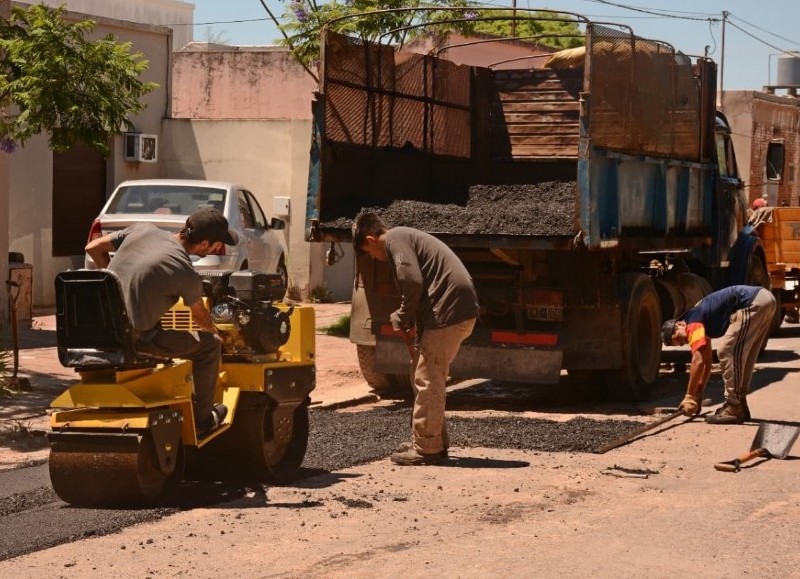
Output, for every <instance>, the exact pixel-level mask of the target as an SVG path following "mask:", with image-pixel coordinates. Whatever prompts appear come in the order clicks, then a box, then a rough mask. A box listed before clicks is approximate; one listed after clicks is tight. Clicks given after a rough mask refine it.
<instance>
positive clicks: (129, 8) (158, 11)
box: [15, 0, 194, 49]
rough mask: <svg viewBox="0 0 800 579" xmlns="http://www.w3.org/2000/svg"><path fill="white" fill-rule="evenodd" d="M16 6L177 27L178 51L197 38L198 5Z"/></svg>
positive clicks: (85, 0)
mask: <svg viewBox="0 0 800 579" xmlns="http://www.w3.org/2000/svg"><path fill="white" fill-rule="evenodd" d="M15 4H29V5H30V4H46V5H48V6H52V7H54V8H57V7H59V6H61V5H62V4H63V5H64V7H65V9H66V10H69V11H70V12H79V13H82V14H88V15H90V16H89V18H91V19H92V20H97V17H101V18H105V19H106V20H112V19H113V20H119V21H121V22H138V23H139V24H148V25H159V26H166V25H167V24H170V25H173V26H172V28H173V30H174V38H175V48H176V49H179V48H181V47H182V46H184V45H186V44H188V43H189V42H191V41H192V40H193V38H194V36H193V31H194V27H193V25H192V24H193V22H194V4H191V3H188V2H178V1H176V0H36V2H30V1H17V2H15Z"/></svg>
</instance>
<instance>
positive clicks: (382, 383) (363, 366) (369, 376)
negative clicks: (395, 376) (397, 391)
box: [356, 344, 392, 392]
mask: <svg viewBox="0 0 800 579" xmlns="http://www.w3.org/2000/svg"><path fill="white" fill-rule="evenodd" d="M356 352H357V353H358V367H359V369H360V370H361V375H362V376H363V377H364V380H366V382H367V384H369V387H370V388H372V389H373V390H375V391H376V392H380V391H381V390H388V389H391V387H392V386H391V383H390V381H389V375H388V374H380V373H379V372H376V371H375V369H374V368H375V346H367V345H364V344H356Z"/></svg>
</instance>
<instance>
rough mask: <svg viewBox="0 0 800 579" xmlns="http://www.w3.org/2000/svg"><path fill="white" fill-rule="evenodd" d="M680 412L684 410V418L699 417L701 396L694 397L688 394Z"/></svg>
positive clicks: (680, 407)
mask: <svg viewBox="0 0 800 579" xmlns="http://www.w3.org/2000/svg"><path fill="white" fill-rule="evenodd" d="M678 410H683V414H684V416H689V417H691V416H697V415H698V414H699V413H700V396H692V395H691V394H687V395H686V396H684V397H683V401H682V402H681V405H680V406H678Z"/></svg>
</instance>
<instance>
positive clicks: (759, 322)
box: [661, 285, 777, 424]
mask: <svg viewBox="0 0 800 579" xmlns="http://www.w3.org/2000/svg"><path fill="white" fill-rule="evenodd" d="M776 307H777V305H776V302H775V297H774V296H773V295H772V292H770V291H769V290H768V289H764V288H762V287H758V286H745V285H734V286H730V287H726V288H723V289H721V290H718V291H715V292H713V293H710V294H709V295H707V296H706V297H704V298H703V299H702V300H700V301H699V302H697V305H695V306H694V307H693V308H691V309H690V310H688V311H687V312H686V313H684V314H683V315H682V316H681V317H680V318H678V319H676V320H667V321H666V322H664V325H663V326H662V328H661V337H662V340H663V341H664V345H665V346H683V345H685V344H689V346H690V347H691V350H692V362H691V366H690V369H689V385H688V387H687V389H686V396H685V397H684V398H683V402H681V405H680V409H682V410H683V412H684V414H685V415H686V416H695V415H696V414H698V413H699V412H700V401H701V400H702V399H703V390H704V389H705V387H706V384H707V383H708V378H709V376H710V375H711V339H712V338H713V339H719V341H718V342H717V357H718V358H719V365H720V369H721V370H722V380H723V382H724V384H725V403H724V404H723V405H722V406H721V407H720V408H719V409H717V411H716V412H715V413H714V414H712V415H709V416H706V422H708V423H710V424H741V423H742V422H744V421H745V420H749V419H750V410H749V409H748V407H747V393H748V392H749V390H750V379H751V378H752V376H753V366H754V365H755V363H756V358H757V357H758V354H759V352H760V350H761V346H762V345H763V344H764V342H765V340H766V339H767V334H768V333H769V329H770V322H771V320H772V317H773V315H774V314H775V308H776Z"/></svg>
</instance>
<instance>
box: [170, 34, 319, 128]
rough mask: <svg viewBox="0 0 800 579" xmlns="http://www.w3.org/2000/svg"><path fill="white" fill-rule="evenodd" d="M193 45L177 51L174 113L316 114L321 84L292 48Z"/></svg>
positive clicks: (204, 116)
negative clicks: (297, 59) (315, 94)
mask: <svg viewBox="0 0 800 579" xmlns="http://www.w3.org/2000/svg"><path fill="white" fill-rule="evenodd" d="M192 46H195V47H203V46H204V45H202V44H195V45H191V44H190V45H189V47H187V49H185V50H182V51H180V52H176V53H175V54H174V62H173V69H172V75H173V76H172V85H173V86H172V118H175V119H310V118H311V97H312V94H313V92H314V91H315V90H316V89H317V83H316V82H315V81H314V79H313V78H311V76H310V75H309V74H308V73H307V72H306V71H305V70H304V69H303V68H302V67H301V66H300V65H299V64H297V62H295V61H294V60H293V59H292V57H291V56H290V55H289V53H288V52H287V51H286V49H284V48H277V47H272V46H269V47H267V46H264V47H235V46H230V47H228V46H214V47H213V48H212V49H211V50H207V49H203V50H193V49H192V48H191V47H192Z"/></svg>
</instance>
